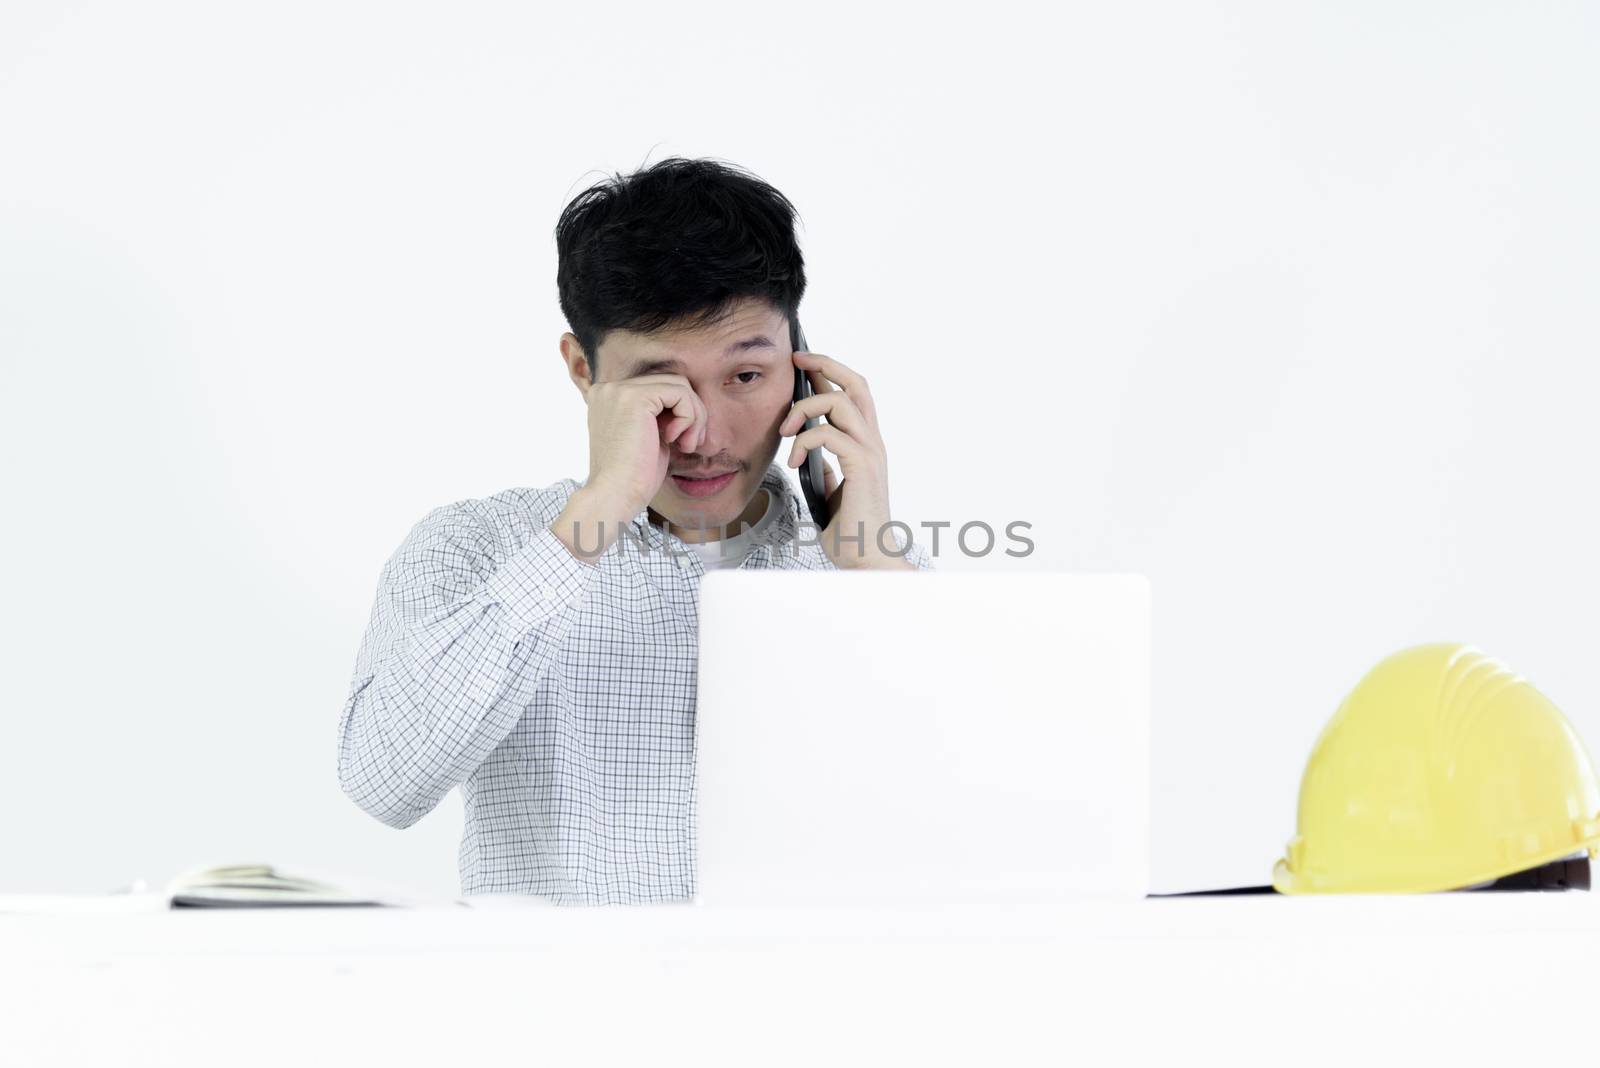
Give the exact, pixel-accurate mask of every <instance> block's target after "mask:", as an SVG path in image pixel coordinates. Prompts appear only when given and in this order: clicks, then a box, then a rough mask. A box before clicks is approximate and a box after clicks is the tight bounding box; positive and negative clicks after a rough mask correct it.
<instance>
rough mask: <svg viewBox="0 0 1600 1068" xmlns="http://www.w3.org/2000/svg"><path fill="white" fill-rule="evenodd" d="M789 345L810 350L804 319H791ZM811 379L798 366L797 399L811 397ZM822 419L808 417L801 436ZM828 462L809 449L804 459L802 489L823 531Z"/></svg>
mask: <svg viewBox="0 0 1600 1068" xmlns="http://www.w3.org/2000/svg"><path fill="white" fill-rule="evenodd" d="M789 344H790V345H791V346H792V347H793V348H794V351H796V352H810V351H811V350H810V349H808V348H807V347H806V334H805V331H804V330H801V329H800V319H799V317H798V316H796V317H795V318H793V319H790V320H789ZM811 394H812V389H811V378H810V376H809V375H807V374H806V372H805V370H804V369H803V368H801V367H798V366H796V367H795V369H794V400H795V403H796V404H798V403H800V402H801V401H803V400H805V399H806V398H807V397H809V396H811ZM819 422H821V420H820V419H818V418H816V417H812V418H809V419H807V420H806V423H805V426H803V427H801V428H800V430H796V431H795V434H796V435H798V434H800V433H801V432H802V431H805V430H810V429H811V428H812V427H814V426H816V425H817V424H818V423H819ZM823 464H824V461H823V459H822V450H821V449H820V448H818V449H808V450H807V451H806V458H805V459H804V460H802V461H801V462H800V492H801V493H803V494H805V498H806V507H807V508H809V509H811V521H812V522H813V523H815V524H816V525H817V530H818V531H821V530H823V529H825V528H826V527H827V525H828V490H827V484H826V483H825V482H824V481H823V479H822V471H823Z"/></svg>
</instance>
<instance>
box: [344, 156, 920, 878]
mask: <svg viewBox="0 0 1600 1068" xmlns="http://www.w3.org/2000/svg"><path fill="white" fill-rule="evenodd" d="M793 223H794V209H793V207H792V205H791V204H790V203H789V201H788V200H787V199H786V198H785V197H784V196H783V195H782V194H781V193H779V192H778V191H777V190H775V189H773V188H772V187H771V186H769V185H767V184H766V183H764V182H762V181H760V180H759V179H757V178H755V177H754V176H751V175H749V174H748V173H746V172H743V171H741V170H738V169H736V168H734V167H731V166H728V165H725V164H721V163H716V162H712V161H706V160H684V159H668V160H664V161H662V162H661V163H658V164H656V165H654V166H652V167H649V168H647V169H644V170H641V171H639V172H637V173H635V174H632V175H629V176H627V177H623V176H621V175H617V176H616V179H615V181H607V182H606V183H604V184H602V185H599V186H597V187H595V188H593V189H589V190H587V191H585V192H584V193H581V194H579V196H578V197H576V198H575V199H574V200H573V201H572V203H570V204H569V205H568V206H567V208H566V210H565V211H564V212H563V213H562V216H561V220H560V222H559V224H558V226H557V228H556V244H557V250H558V256H559V269H558V272H557V283H558V288H559V290H560V300H561V308H562V311H563V312H564V313H565V315H566V318H567V322H568V325H569V326H570V327H571V332H570V333H567V334H564V335H562V337H561V346H560V347H561V356H562V359H563V361H564V362H565V367H566V371H567V374H568V376H569V377H570V378H571V380H572V382H573V384H574V385H575V386H576V387H577V389H578V392H579V393H580V394H581V395H582V397H583V399H584V403H585V404H586V405H587V406H588V429H589V474H588V477H587V479H585V480H584V481H583V482H582V483H578V482H575V481H574V480H572V479H563V480H561V481H560V482H557V483H556V484H554V485H552V486H548V487H546V488H544V489H509V490H505V491H503V492H501V493H498V494H495V495H494V496H491V497H486V498H482V499H468V500H462V501H457V502H456V503H454V504H450V505H446V506H443V507H439V508H435V509H434V510H433V511H431V512H429V513H428V514H427V515H426V516H424V517H423V518H422V520H421V521H420V522H419V523H417V525H416V526H415V527H414V528H413V529H412V530H411V532H410V534H409V535H408V536H407V537H406V539H405V541H404V542H403V543H402V544H401V545H400V547H399V549H398V550H397V551H396V552H395V553H394V555H393V556H392V557H391V558H390V559H389V561H388V563H387V564H385V565H384V568H383V571H382V573H381V575H380V577H379V583H378V592H377V597H376V599H375V601H374V604H373V608H372V615H371V619H370V622H369V623H368V626H367V630H366V634H365V637H364V638H363V639H362V643H361V648H360V652H359V653H358V654H357V658H356V668H355V673H354V676H353V678H352V680H351V685H350V692H349V696H348V699H347V700H346V703H345V706H344V710H343V713H342V714H341V716H340V721H339V784H340V786H341V788H342V789H343V790H344V791H345V793H347V794H348V795H349V796H350V797H351V798H352V799H353V800H354V801H355V802H356V803H357V804H358V805H360V806H361V807H362V808H363V809H365V810H366V811H367V812H369V813H371V814H372V815H373V816H375V817H377V818H378V819H380V820H382V821H383V822H384V823H387V824H389V825H390V826H394V827H408V826H410V825H411V824H413V823H415V822H416V821H417V820H418V819H420V818H421V817H422V816H423V815H425V814H426V813H428V812H429V811H431V810H432V809H433V807H434V806H435V805H437V804H438V803H439V801H440V799H441V798H443V797H444V795H445V794H447V793H448V792H449V791H450V789H451V788H452V787H455V786H458V785H459V786H460V787H461V789H462V797H463V799H464V801H465V815H466V826H465V833H464V834H463V836H462V840H461V847H460V851H459V855H458V863H459V867H460V873H461V890H462V893H463V894H477V893H521V894H538V895H542V896H545V897H548V898H550V899H552V900H554V901H556V902H557V903H562V904H569V903H570V904H602V903H635V902H650V901H670V900H681V899H684V898H687V897H689V896H692V894H693V893H694V828H693V785H694V716H695V692H696V684H697V677H696V671H697V656H698V644H697V637H698V634H697V631H698V628H697V622H698V616H699V610H698V594H699V580H700V578H701V577H702V576H703V575H704V573H705V571H706V569H707V568H711V567H742V568H804V569H810V570H826V569H858V568H859V569H896V570H915V569H919V568H920V569H928V568H931V566H932V565H931V561H930V560H929V558H928V556H927V553H926V552H925V551H924V550H923V549H922V548H921V547H920V546H918V545H916V544H915V543H914V542H908V541H907V540H906V539H905V538H904V537H903V536H901V535H900V534H899V533H898V532H897V530H896V528H888V534H886V535H883V536H881V537H880V532H881V531H883V530H884V529H885V525H886V524H888V523H889V521H890V515H889V487H888V470H887V463H886V459H885V450H884V444H883V440H882V438H881V437H880V436H879V433H878V422H877V413H876V410H875V407H874V404H873V398H872V395H871V393H870V392H869V391H868V389H867V383H866V381H865V380H864V379H863V378H862V376H861V375H859V374H857V373H856V372H854V371H852V370H851V369H850V368H848V367H846V366H845V365H843V364H842V363H840V362H839V361H837V360H834V359H832V358H830V357H828V356H823V355H820V354H817V353H805V352H801V353H796V352H794V351H793V349H792V348H791V346H790V343H789V336H790V335H789V321H790V319H791V318H792V317H793V316H794V315H795V314H796V310H797V309H798V307H799V304H800V298H801V296H802V295H803V294H804V291H805V271H804V266H803V262H802V259H801V255H800V251H799V248H798V246H797V244H796V242H795V238H794V225H793ZM795 367H800V368H802V369H804V370H805V371H806V372H807V374H808V375H809V376H810V380H811V382H812V385H813V389H814V390H816V394H815V396H812V397H810V398H808V399H807V400H805V401H803V402H801V403H800V404H798V405H796V404H794V403H793V400H794V368H795ZM834 383H837V386H835V385H834ZM813 416H823V417H825V418H826V420H827V422H826V423H824V424H820V425H818V426H816V427H814V428H813V429H811V430H809V431H805V432H803V433H799V434H798V436H797V437H796V439H795V442H794V445H793V446H792V448H791V450H790V453H789V454H788V457H787V463H788V466H789V467H791V468H792V467H795V466H797V465H798V464H799V463H800V462H801V461H802V460H803V458H804V456H805V454H806V452H807V450H809V449H814V448H822V449H825V450H826V451H828V452H830V453H832V454H833V455H834V456H836V457H837V458H838V461H839V465H840V467H841V468H842V472H843V475H842V480H840V479H839V478H837V477H835V476H834V475H833V472H832V471H831V470H830V471H829V472H828V474H829V478H828V483H827V490H828V499H829V504H830V513H831V520H830V523H829V525H828V528H827V529H825V530H823V531H822V532H821V533H820V537H817V536H814V535H816V533H817V532H816V531H815V527H814V525H812V524H811V523H810V514H809V511H807V510H806V508H805V505H804V504H803V503H802V500H801V498H800V496H799V494H798V492H797V490H796V488H795V487H794V485H793V484H792V483H791V481H790V480H789V478H788V477H787V475H786V472H785V469H784V468H782V467H779V466H777V465H776V464H775V463H774V462H773V460H774V457H775V455H776V452H777V448H778V445H779V443H780V439H781V438H783V437H786V436H791V435H795V434H796V432H797V431H798V430H799V429H800V428H801V426H802V425H803V424H804V421H805V420H806V419H807V418H810V417H813ZM807 535H813V536H809V537H808V536H807ZM884 545H888V546H889V547H890V548H889V549H885V548H884V547H883V546H884ZM896 550H898V551H896ZM753 622H755V623H763V622H765V623H771V622H775V621H753ZM794 638H795V639H796V640H799V641H821V640H822V638H823V636H822V635H812V634H804V635H795V636H794ZM783 652H784V651H783V650H782V649H775V650H774V654H773V670H774V676H775V677H774V685H782V684H783V680H782V672H784V671H786V670H787V666H788V665H789V664H790V663H791V662H792V658H790V657H787V656H786V655H783ZM751 700H754V701H759V700H761V695H760V694H752V695H751Z"/></svg>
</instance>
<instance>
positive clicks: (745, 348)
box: [626, 334, 778, 378]
mask: <svg viewBox="0 0 1600 1068" xmlns="http://www.w3.org/2000/svg"><path fill="white" fill-rule="evenodd" d="M777 347H778V346H776V345H774V344H773V343H772V339H771V338H770V337H768V336H767V335H765V334H755V335H752V336H751V337H747V338H745V339H744V340H743V341H735V342H733V344H731V345H729V346H728V347H727V348H725V349H723V350H722V359H723V360H724V361H727V360H731V359H733V358H734V357H735V356H738V355H739V354H740V353H743V352H749V351H750V350H751V349H776V348H777ZM681 370H683V364H682V363H681V362H680V361H678V360H647V361H645V362H644V363H641V364H640V365H639V366H637V367H635V368H634V369H633V370H631V371H629V372H628V374H627V376H626V377H628V378H638V377H639V376H640V375H654V374H660V373H661V372H663V371H681Z"/></svg>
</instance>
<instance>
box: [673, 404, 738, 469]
mask: <svg viewBox="0 0 1600 1068" xmlns="http://www.w3.org/2000/svg"><path fill="white" fill-rule="evenodd" d="M701 403H704V401H703V400H702V402H701ZM705 407H706V420H705V422H703V423H701V424H700V443H699V444H698V445H696V446H695V449H694V453H693V454H692V455H695V456H715V455H717V454H718V453H720V452H724V451H727V450H728V449H729V448H730V446H732V444H733V442H732V441H731V440H730V439H729V437H728V429H727V428H728V427H729V426H730V425H731V424H730V422H729V421H728V420H727V419H725V418H723V416H722V415H721V413H719V412H718V411H717V409H716V406H715V405H711V404H706V406H705ZM680 440H681V439H680Z"/></svg>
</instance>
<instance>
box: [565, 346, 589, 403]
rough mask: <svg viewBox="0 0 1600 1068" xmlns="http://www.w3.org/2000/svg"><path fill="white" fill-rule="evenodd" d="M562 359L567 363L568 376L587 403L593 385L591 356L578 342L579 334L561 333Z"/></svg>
mask: <svg viewBox="0 0 1600 1068" xmlns="http://www.w3.org/2000/svg"><path fill="white" fill-rule="evenodd" d="M561 361H562V362H563V363H565V364H566V365H567V377H568V378H570V379H572V384H573V385H575V386H577V387H578V392H579V393H581V394H583V400H584V403H585V404H587V403H588V402H589V386H590V385H591V383H590V381H589V372H590V366H589V358H588V356H587V355H585V354H584V351H583V346H582V345H580V344H578V335H576V334H574V333H571V332H568V333H565V334H562V335H561Z"/></svg>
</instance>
